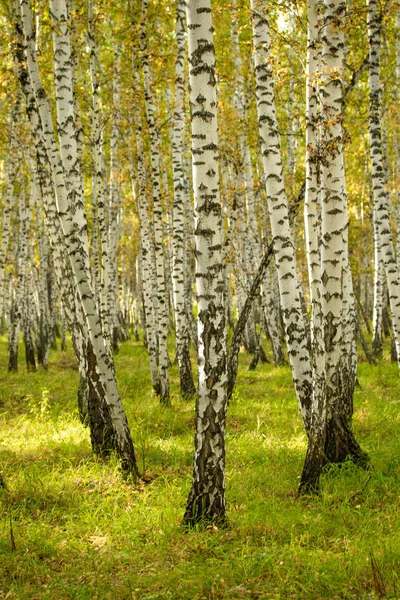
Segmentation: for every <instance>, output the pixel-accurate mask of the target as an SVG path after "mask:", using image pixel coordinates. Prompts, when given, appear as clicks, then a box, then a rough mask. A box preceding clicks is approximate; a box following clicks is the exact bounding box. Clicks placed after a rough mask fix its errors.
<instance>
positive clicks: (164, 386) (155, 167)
mask: <svg viewBox="0 0 400 600" xmlns="http://www.w3.org/2000/svg"><path fill="white" fill-rule="evenodd" d="M147 6H148V0H143V1H142V25H141V31H140V44H141V52H142V69H143V76H144V95H145V104H146V117H147V124H148V127H149V133H150V154H151V156H150V159H151V183H152V191H153V219H154V253H155V266H156V284H157V326H158V353H159V354H158V367H159V378H160V392H159V396H160V401H161V402H162V403H164V404H169V401H170V400H169V376H168V367H169V362H170V361H169V356H168V349H167V337H168V327H169V315H168V305H169V303H168V298H167V291H166V285H165V264H164V261H165V257H164V249H163V222H162V215H163V207H162V201H161V177H160V148H159V135H158V131H157V127H156V123H155V117H154V112H155V111H154V104H153V97H152V82H151V76H150V68H149V63H148V55H147V34H146V19H147Z"/></svg>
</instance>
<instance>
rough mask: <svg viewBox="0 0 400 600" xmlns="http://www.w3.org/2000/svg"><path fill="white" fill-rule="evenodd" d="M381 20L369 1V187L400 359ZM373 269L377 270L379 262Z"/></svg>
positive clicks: (399, 298) (399, 306) (399, 309)
mask: <svg viewBox="0 0 400 600" xmlns="http://www.w3.org/2000/svg"><path fill="white" fill-rule="evenodd" d="M380 28H381V24H380V18H379V14H378V10H377V4H376V0H369V1H368V38H369V79H370V97H369V134H370V157H371V166H372V186H373V195H374V217H375V222H376V233H375V237H376V240H375V241H378V244H379V250H380V252H381V256H382V262H383V266H384V270H385V275H386V282H387V286H388V291H389V303H390V310H391V313H392V323H393V334H394V340H395V344H396V353H397V356H398V357H400V296H399V284H400V281H399V269H398V264H397V261H396V256H395V251H394V243H393V234H392V226H391V222H390V211H389V207H390V198H389V192H388V186H387V182H386V180H385V169H384V164H383V150H382V130H381V118H382V109H381V94H382V87H381V81H380ZM375 268H378V269H379V263H378V265H376V267H375ZM399 360H400V358H399Z"/></svg>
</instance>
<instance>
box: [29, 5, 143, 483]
mask: <svg viewBox="0 0 400 600" xmlns="http://www.w3.org/2000/svg"><path fill="white" fill-rule="evenodd" d="M20 6H21V16H22V24H23V30H24V37H25V49H26V56H27V64H28V70H29V74H30V78H31V82H32V87H33V90H34V94H35V99H36V103H37V107H38V110H39V113H40V119H41V124H42V130H43V141H44V143H45V147H46V153H47V157H48V160H49V162H50V165H51V170H52V176H53V180H54V186H55V190H56V201H57V213H58V216H59V219H60V224H61V227H62V230H63V234H64V240H65V246H66V249H67V252H68V256H69V259H70V263H71V267H72V271H73V276H74V280H75V284H76V287H77V289H78V290H79V298H80V304H81V307H82V310H83V312H84V315H85V321H84V322H85V326H86V328H87V331H88V335H89V338H90V342H91V345H92V348H93V355H94V358H95V362H96V366H95V367H94V369H93V374H95V373H97V375H98V379H99V382H100V384H101V387H102V388H103V390H104V392H105V400H106V402H107V406H108V408H109V410H110V415H111V419H112V427H113V431H114V435H115V445H116V450H117V453H118V455H119V458H120V460H121V467H122V469H123V470H124V471H126V472H130V473H132V474H133V475H134V476H138V475H139V473H138V468H137V465H136V458H135V453H134V448H133V443H132V439H131V436H130V432H129V427H128V423H127V420H126V416H125V412H124V409H123V406H122V403H121V399H120V396H119V393H118V389H117V384H116V378H115V370H114V364H113V360H112V357H111V356H110V354H109V352H108V351H107V347H106V344H105V341H104V337H103V334H102V330H101V323H100V319H99V315H98V311H97V309H96V306H95V303H94V297H93V291H92V287H91V281H90V265H89V255H88V239H87V222H86V216H85V212H84V203H83V189H82V181H81V174H80V165H79V161H78V153H77V147H76V145H77V141H76V131H75V127H74V123H75V119H74V101H73V90H72V62H71V47H70V39H69V25H68V14H67V10H66V5H65V3H64V2H63V0H54V1H51V3H50V8H51V13H52V18H53V20H54V29H53V43H54V50H55V75H56V77H55V83H56V103H57V124H58V135H59V148H58V146H57V143H56V138H55V132H54V126H53V121H52V118H51V111H50V108H49V105H48V101H47V97H46V93H45V91H44V88H43V85H42V82H41V78H40V73H39V69H38V64H37V60H36V51H35V46H34V39H35V36H34V32H33V28H32V13H31V6H30V2H29V0H21V3H20ZM93 366H94V365H93Z"/></svg>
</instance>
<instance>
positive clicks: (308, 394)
mask: <svg viewBox="0 0 400 600" xmlns="http://www.w3.org/2000/svg"><path fill="white" fill-rule="evenodd" d="M251 8H252V22H253V38H254V60H255V75H256V96H257V113H258V125H259V132H260V139H261V151H262V159H263V167H264V174H265V178H266V189H267V196H268V210H269V216H270V220H271V229H272V238H273V241H274V252H275V264H276V268H277V273H278V283H279V292H280V300H281V307H282V315H283V321H284V326H285V333H286V343H287V347H288V354H289V360H290V366H291V369H292V375H293V380H294V384H295V388H296V393H297V398H298V401H299V407H300V411H301V416H302V418H303V422H304V426H305V428H306V431H308V430H309V428H310V415H311V401H312V371H311V364H310V357H309V348H308V343H307V341H308V335H307V324H306V323H305V321H304V317H303V309H302V305H301V290H300V283H299V278H298V273H297V267H296V253H295V249H294V246H293V239H292V234H291V230H290V222H289V206H288V201H287V197H286V193H285V188H284V182H283V169H282V159H281V149H280V139H279V135H278V124H277V118H276V110H275V99H274V83H273V73H272V68H271V60H270V58H271V57H270V34H269V23H268V16H267V9H266V4H265V2H264V0H252V1H251Z"/></svg>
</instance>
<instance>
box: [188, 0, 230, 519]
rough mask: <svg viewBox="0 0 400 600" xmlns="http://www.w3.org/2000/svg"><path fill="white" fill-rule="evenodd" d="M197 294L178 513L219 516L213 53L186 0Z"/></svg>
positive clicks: (220, 380)
mask: <svg viewBox="0 0 400 600" xmlns="http://www.w3.org/2000/svg"><path fill="white" fill-rule="evenodd" d="M187 22H188V44H189V85H190V107H191V118H192V166H193V192H194V199H195V232H194V233H195V243H196V291H197V301H198V316H197V319H198V339H199V343H198V365H199V379H198V395H197V401H196V432H195V452H194V467H193V477H192V487H191V490H190V492H189V497H188V500H187V505H186V512H185V515H184V521H185V522H186V523H187V524H188V525H192V524H194V523H197V522H199V521H203V522H204V521H205V522H207V521H212V522H215V523H222V522H224V521H225V519H226V507H225V421H226V360H227V357H226V322H225V308H224V304H223V293H224V280H223V266H222V231H221V228H222V211H221V202H220V195H219V194H220V186H219V175H218V170H219V168H218V129H217V115H216V90H215V58H214V56H215V54H214V44H213V35H212V31H213V28H212V18H211V8H210V1H209V0H189V1H188V2H187Z"/></svg>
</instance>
